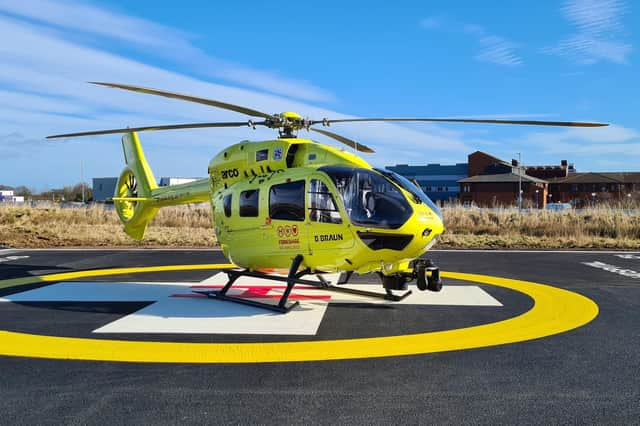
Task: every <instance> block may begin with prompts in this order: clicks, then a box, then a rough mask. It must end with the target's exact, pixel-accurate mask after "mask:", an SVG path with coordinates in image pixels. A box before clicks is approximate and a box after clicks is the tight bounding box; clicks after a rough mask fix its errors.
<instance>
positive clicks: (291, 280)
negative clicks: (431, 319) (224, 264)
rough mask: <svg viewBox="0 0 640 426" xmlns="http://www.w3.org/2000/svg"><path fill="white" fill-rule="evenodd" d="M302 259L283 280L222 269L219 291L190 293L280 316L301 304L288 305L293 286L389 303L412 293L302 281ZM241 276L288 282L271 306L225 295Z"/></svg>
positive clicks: (299, 258)
mask: <svg viewBox="0 0 640 426" xmlns="http://www.w3.org/2000/svg"><path fill="white" fill-rule="evenodd" d="M302 259H303V257H302V256H300V255H299V256H296V257H295V259H293V262H292V263H291V268H290V269H289V274H288V276H286V277H283V276H280V275H269V274H262V273H260V272H251V271H248V270H246V269H223V272H224V273H225V274H227V277H228V281H227V283H226V284H225V286H224V287H223V288H222V289H221V290H193V292H194V293H198V294H203V295H205V296H207V297H209V298H212V299H219V300H225V301H227V302H233V303H240V304H242V305H248V306H254V307H256V308H263V309H268V310H270V311H274V312H279V313H287V312H289V311H290V310H291V309H293V308H295V307H296V306H298V305H299V304H300V302H298V301H296V302H293V303H290V304H287V301H288V299H289V295H290V294H291V290H293V287H294V286H295V285H296V284H304V285H308V286H313V287H316V288H321V289H323V290H325V291H333V292H337V293H348V294H355V295H358V296H365V297H373V298H378V299H384V300H390V301H392V302H399V301H401V300H403V299H404V298H405V297H407V296H409V295H410V294H411V290H409V291H406V292H405V293H403V294H400V295H397V294H393V292H392V291H391V290H386V293H378V292H374V291H366V290H356V289H353V288H348V287H338V286H336V285H333V284H331V283H330V282H329V281H327V280H326V279H324V277H322V276H321V275H316V276H317V278H318V280H319V281H311V280H304V279H302V278H301V277H302V276H304V275H307V274H309V273H310V272H309V271H308V270H304V271H300V272H298V268H299V267H300V264H301V263H302ZM240 277H254V278H263V279H268V280H274V281H282V282H286V283H287V288H286V289H285V291H284V293H283V295H282V297H281V298H280V300H279V301H278V304H277V305H275V304H271V303H263V302H258V301H255V300H251V299H244V298H241V297H234V296H228V295H227V292H228V291H229V289H230V288H231V286H233V284H234V283H235V282H236V281H237V280H238V278H240ZM338 284H340V283H338Z"/></svg>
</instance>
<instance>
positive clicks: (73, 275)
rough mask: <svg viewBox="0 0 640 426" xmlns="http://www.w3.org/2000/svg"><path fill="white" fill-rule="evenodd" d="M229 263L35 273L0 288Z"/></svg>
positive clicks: (2, 283) (217, 266)
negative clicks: (46, 273)
mask: <svg viewBox="0 0 640 426" xmlns="http://www.w3.org/2000/svg"><path fill="white" fill-rule="evenodd" d="M233 267H235V265H233V264H231V263H213V264H210V265H202V264H200V265H164V266H145V267H132V268H111V269H93V270H88V271H74V272H61V273H57V274H48V275H39V276H38V275H35V276H32V277H22V278H13V279H9V280H0V288H7V287H15V286H18V285H25V284H35V283H41V282H54V281H65V280H73V279H77V278H91V277H104V276H110V275H119V274H141V273H144V272H168V271H199V270H206V269H224V268H233Z"/></svg>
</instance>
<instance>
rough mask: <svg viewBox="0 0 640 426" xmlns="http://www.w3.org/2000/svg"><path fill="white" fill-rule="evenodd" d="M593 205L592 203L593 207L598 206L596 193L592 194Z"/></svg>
mask: <svg viewBox="0 0 640 426" xmlns="http://www.w3.org/2000/svg"><path fill="white" fill-rule="evenodd" d="M591 203H592V205H593V207H595V206H596V193H595V192H592V193H591Z"/></svg>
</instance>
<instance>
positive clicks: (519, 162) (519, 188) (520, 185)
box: [518, 153, 522, 211]
mask: <svg viewBox="0 0 640 426" xmlns="http://www.w3.org/2000/svg"><path fill="white" fill-rule="evenodd" d="M521 162H522V158H521V157H520V153H518V211H522V165H521Z"/></svg>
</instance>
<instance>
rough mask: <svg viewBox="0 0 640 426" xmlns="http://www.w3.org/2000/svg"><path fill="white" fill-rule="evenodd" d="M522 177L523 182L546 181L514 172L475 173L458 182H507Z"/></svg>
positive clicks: (516, 180) (515, 180)
mask: <svg viewBox="0 0 640 426" xmlns="http://www.w3.org/2000/svg"><path fill="white" fill-rule="evenodd" d="M520 178H522V181H523V182H533V183H546V181H545V180H542V179H538V178H535V177H533V176H529V175H525V174H523V175H518V174H516V173H500V174H497V175H476V176H471V177H468V178H464V179H460V180H459V181H458V182H459V183H481V182H482V183H507V182H518V181H519V180H520Z"/></svg>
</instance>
